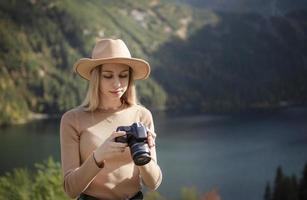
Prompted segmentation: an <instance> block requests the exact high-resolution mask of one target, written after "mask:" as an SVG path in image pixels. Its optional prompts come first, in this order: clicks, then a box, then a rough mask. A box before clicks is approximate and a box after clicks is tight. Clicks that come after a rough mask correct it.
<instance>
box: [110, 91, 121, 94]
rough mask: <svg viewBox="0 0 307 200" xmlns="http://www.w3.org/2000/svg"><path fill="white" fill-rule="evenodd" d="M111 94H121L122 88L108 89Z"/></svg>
mask: <svg viewBox="0 0 307 200" xmlns="http://www.w3.org/2000/svg"><path fill="white" fill-rule="evenodd" d="M110 92H111V93H112V94H121V93H122V90H112V91H110Z"/></svg>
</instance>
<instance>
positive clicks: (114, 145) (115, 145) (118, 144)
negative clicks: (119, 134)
mask: <svg viewBox="0 0 307 200" xmlns="http://www.w3.org/2000/svg"><path fill="white" fill-rule="evenodd" d="M110 146H111V147H114V148H126V147H127V146H128V144H127V143H121V142H112V143H111V144H110Z"/></svg>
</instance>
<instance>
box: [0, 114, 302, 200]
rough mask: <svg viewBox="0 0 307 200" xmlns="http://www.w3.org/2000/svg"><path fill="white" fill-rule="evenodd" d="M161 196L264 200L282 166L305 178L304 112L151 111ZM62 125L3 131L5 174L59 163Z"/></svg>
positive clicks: (0, 154) (0, 153) (0, 149)
mask: <svg viewBox="0 0 307 200" xmlns="http://www.w3.org/2000/svg"><path fill="white" fill-rule="evenodd" d="M154 119H155V126H156V132H157V133H158V138H157V150H158V160H159V164H160V166H161V168H162V171H163V183H162V184H161V186H160V188H159V192H160V193H161V195H162V196H164V197H166V198H167V199H179V196H180V191H181V188H183V187H195V188H197V190H198V191H199V192H200V193H204V192H207V191H209V190H211V189H213V188H216V189H217V190H218V192H219V193H220V195H221V197H222V199H223V200H246V199H249V200H262V199H263V193H264V188H265V185H266V183H267V181H270V183H271V184H272V182H273V180H274V177H275V171H276V168H277V167H278V166H279V165H281V166H282V168H283V170H284V172H285V173H286V174H287V175H290V174H296V175H297V176H298V177H301V173H302V170H303V166H304V164H305V163H306V162H307V108H289V109H284V110H280V111H275V112H266V113H245V114H235V115H234V114H233V115H198V116H185V117H166V116H164V115H163V114H154ZM58 130H59V120H58V119H56V120H43V121H36V122H31V123H29V124H25V125H15V126H9V127H5V128H1V129H0V131H1V134H0V137H1V145H0V162H1V164H0V174H1V175H2V174H4V172H5V171H10V170H11V169H12V168H15V167H25V166H27V167H32V166H33V163H35V162H41V161H42V160H45V159H46V158H47V157H48V156H53V157H54V158H55V160H58V161H59V160H60V149H59V131H58Z"/></svg>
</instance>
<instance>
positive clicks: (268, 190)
mask: <svg viewBox="0 0 307 200" xmlns="http://www.w3.org/2000/svg"><path fill="white" fill-rule="evenodd" d="M271 193H272V192H271V186H270V183H269V182H268V183H267V184H266V187H265V191H264V196H263V197H264V200H272V194H271Z"/></svg>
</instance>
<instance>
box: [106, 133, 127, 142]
mask: <svg viewBox="0 0 307 200" xmlns="http://www.w3.org/2000/svg"><path fill="white" fill-rule="evenodd" d="M124 135H126V132H125V131H114V132H113V133H112V135H111V136H110V139H111V140H113V139H114V138H116V137H120V136H124Z"/></svg>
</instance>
